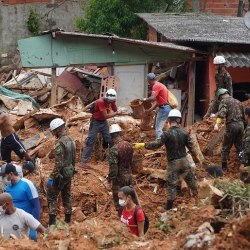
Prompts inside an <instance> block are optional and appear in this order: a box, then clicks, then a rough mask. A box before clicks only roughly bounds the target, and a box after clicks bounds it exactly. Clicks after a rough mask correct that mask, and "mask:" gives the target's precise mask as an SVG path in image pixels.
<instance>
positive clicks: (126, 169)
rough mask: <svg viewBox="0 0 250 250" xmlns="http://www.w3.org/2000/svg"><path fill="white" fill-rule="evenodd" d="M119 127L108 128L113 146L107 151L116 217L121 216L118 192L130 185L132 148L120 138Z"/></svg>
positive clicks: (109, 179) (115, 125) (109, 178)
mask: <svg viewBox="0 0 250 250" xmlns="http://www.w3.org/2000/svg"><path fill="white" fill-rule="evenodd" d="M121 131H122V129H121V127H120V126H119V125H118V124H112V125H111V126H110V135H111V138H112V141H113V143H114V145H113V146H112V147H111V148H110V150H109V158H108V159H109V174H108V177H107V179H108V181H109V183H111V185H112V186H111V188H112V193H113V199H114V203H115V207H116V210H117V211H118V215H119V216H120V215H121V209H120V206H119V198H118V192H119V190H120V188H122V187H123V186H129V185H132V170H131V168H132V162H133V153H134V150H133V146H132V145H131V144H130V143H129V142H127V141H124V140H123V139H122V137H121Z"/></svg>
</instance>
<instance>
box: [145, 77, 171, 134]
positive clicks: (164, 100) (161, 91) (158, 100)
mask: <svg viewBox="0 0 250 250" xmlns="http://www.w3.org/2000/svg"><path fill="white" fill-rule="evenodd" d="M147 80H148V83H149V85H150V87H152V95H151V96H150V97H149V98H143V99H142V101H151V102H155V103H154V104H153V105H152V107H151V108H150V109H148V110H147V113H151V112H152V111H153V110H154V109H155V108H156V107H158V108H159V109H158V111H157V116H156V123H155V133H156V139H159V138H160V137H161V135H162V133H163V131H162V129H163V127H164V124H165V122H166V121H167V119H168V113H169V111H170V110H171V107H170V105H169V103H168V89H167V87H166V86H165V85H164V84H162V83H160V82H157V81H156V80H155V74H154V73H149V74H148V75H147Z"/></svg>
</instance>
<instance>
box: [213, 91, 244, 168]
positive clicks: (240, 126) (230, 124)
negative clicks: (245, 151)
mask: <svg viewBox="0 0 250 250" xmlns="http://www.w3.org/2000/svg"><path fill="white" fill-rule="evenodd" d="M216 95H217V98H218V100H220V105H219V112H218V116H217V119H216V123H215V126H214V129H215V130H218V129H219V124H220V123H221V119H223V118H225V119H226V130H225V134H224V141H223V146H222V151H221V162H222V169H223V171H226V170H227V161H228V158H229V153H230V149H231V148H232V146H233V145H234V146H235V148H236V150H237V153H238V154H239V153H240V152H241V150H242V138H243V134H244V108H243V105H242V103H241V102H240V101H238V100H236V99H234V98H233V97H231V96H230V95H229V93H228V90H227V89H219V90H218V91H217V93H216Z"/></svg>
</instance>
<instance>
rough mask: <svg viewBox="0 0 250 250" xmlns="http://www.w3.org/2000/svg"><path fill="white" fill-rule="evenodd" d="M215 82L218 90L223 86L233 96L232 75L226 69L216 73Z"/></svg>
mask: <svg viewBox="0 0 250 250" xmlns="http://www.w3.org/2000/svg"><path fill="white" fill-rule="evenodd" d="M215 82H216V88H217V90H218V89H221V88H223V89H227V90H228V91H229V94H230V96H233V86H232V77H231V76H230V74H229V73H228V72H227V71H226V70H223V72H221V73H216V74H215Z"/></svg>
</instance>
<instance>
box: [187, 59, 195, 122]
mask: <svg viewBox="0 0 250 250" xmlns="http://www.w3.org/2000/svg"><path fill="white" fill-rule="evenodd" d="M195 71H196V62H189V67H188V116H187V126H191V125H192V124H193V123H194V108H195Z"/></svg>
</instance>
